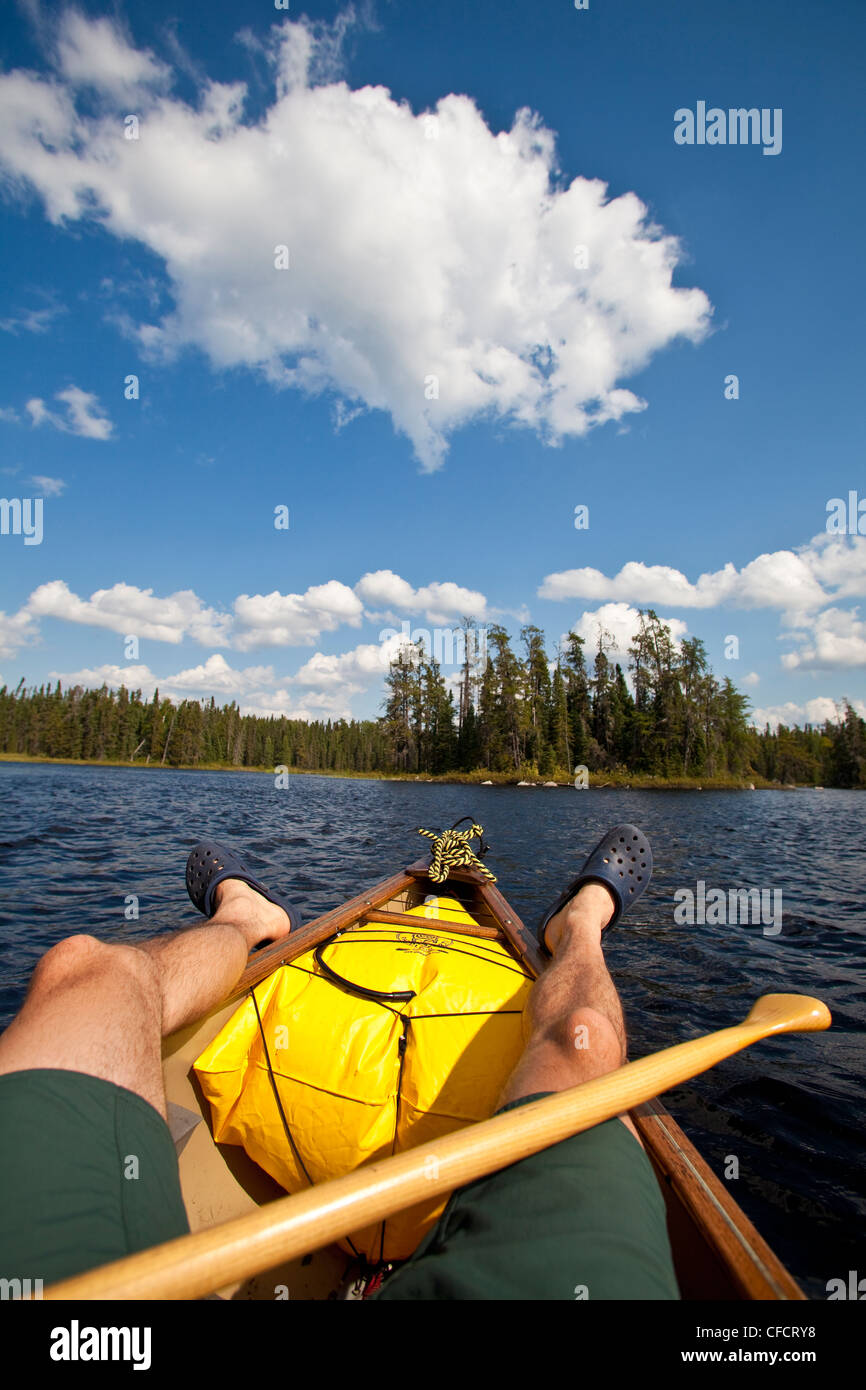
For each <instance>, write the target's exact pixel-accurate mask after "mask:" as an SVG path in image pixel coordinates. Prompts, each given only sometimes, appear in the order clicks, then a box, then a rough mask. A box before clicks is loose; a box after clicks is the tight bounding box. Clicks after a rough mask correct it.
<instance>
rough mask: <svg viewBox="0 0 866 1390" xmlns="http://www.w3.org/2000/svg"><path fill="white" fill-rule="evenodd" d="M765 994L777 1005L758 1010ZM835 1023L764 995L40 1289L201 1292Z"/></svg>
mask: <svg viewBox="0 0 866 1390" xmlns="http://www.w3.org/2000/svg"><path fill="white" fill-rule="evenodd" d="M771 1001H772V1004H771ZM765 1003H766V1004H768V1005H771V1007H770V1009H769V1011H768V1012H765V1013H762V1012H761V1005H762V1004H765ZM829 1023H830V1015H829V1013H828V1011H827V1009H826V1007H825V1006H824V1005H823V1004H821V1003H820V1001H818V1000H815V999H808V998H804V997H802V996H799V995H770V996H767V997H766V999H764V1000H759V1001H758V1004H756V1005H755V1007H754V1008H753V1010H752V1012H751V1013H750V1015H749V1017H748V1019H746V1020H745V1021H744V1022H743V1023H739V1024H736V1025H735V1026H734V1027H732V1028H723V1029H721V1031H719V1032H716V1033H710V1034H707V1035H706V1036H705V1037H702V1038H695V1039H693V1040H692V1041H690V1042H684V1043H679V1044H678V1045H677V1046H675V1047H669V1048H666V1049H665V1050H664V1051H662V1052H657V1053H654V1054H653V1055H652V1056H650V1057H644V1058H642V1059H641V1060H640V1061H638V1062H629V1063H627V1064H626V1065H625V1066H623V1067H620V1068H619V1069H618V1070H617V1071H614V1072H608V1073H607V1074H606V1075H604V1076H599V1077H596V1078H594V1079H593V1080H591V1081H586V1082H583V1083H582V1084H581V1085H579V1086H575V1087H572V1088H571V1089H570V1090H567V1091H559V1092H557V1093H556V1094H554V1095H551V1096H546V1097H544V1098H543V1099H542V1100H537V1101H533V1102H532V1103H531V1104H529V1105H524V1106H521V1107H519V1108H518V1109H517V1110H512V1111H509V1112H508V1113H507V1114H504V1115H497V1116H495V1117H494V1118H493V1119H491V1120H484V1121H482V1122H480V1123H478V1124H474V1125H471V1126H470V1127H468V1128H466V1129H462V1130H458V1131H456V1132H455V1133H452V1134H449V1135H447V1136H445V1137H444V1138H442V1139H437V1140H435V1141H434V1142H433V1143H430V1144H424V1145H422V1146H420V1147H419V1148H415V1149H412V1150H410V1151H409V1152H408V1153H404V1154H398V1155H396V1156H394V1157H392V1158H387V1159H383V1160H381V1161H380V1162H377V1163H371V1164H367V1165H365V1166H364V1167H363V1168H360V1169H358V1170H357V1171H356V1172H354V1173H351V1174H349V1175H348V1176H346V1177H343V1178H336V1179H334V1180H332V1181H330V1182H326V1183H322V1184H320V1185H318V1186H316V1187H312V1188H309V1189H308V1190H307V1191H305V1192H301V1193H298V1194H297V1195H295V1196H290V1197H282V1198H280V1199H279V1200H277V1201H276V1202H272V1203H269V1204H268V1205H267V1206H265V1207H263V1208H261V1209H259V1210H257V1211H254V1212H251V1213H249V1214H248V1215H246V1216H241V1217H237V1218H235V1219H234V1220H232V1221H227V1222H225V1223H223V1224H222V1225H219V1226H215V1227H211V1228H210V1229H208V1230H203V1231H199V1232H196V1233H195V1234H194V1235H187V1236H181V1237H179V1238H178V1239H176V1240H172V1241H168V1242H167V1243H166V1244H164V1245H159V1246H155V1247H154V1248H152V1249H150V1250H144V1251H142V1252H141V1253H140V1254H137V1255H131V1256H128V1257H127V1258H126V1259H123V1260H118V1261H116V1262H114V1263H113V1264H110V1265H105V1266H103V1267H102V1268H101V1269H96V1270H91V1271H89V1272H88V1273H86V1274H81V1275H77V1276H76V1277H75V1278H72V1279H67V1280H64V1281H63V1282H62V1283H59V1284H54V1285H52V1286H50V1287H49V1288H48V1289H46V1290H45V1294H44V1297H45V1298H48V1299H73V1300H74V1299H176V1298H184V1299H194V1298H200V1297H202V1296H203V1295H204V1294H208V1293H212V1292H214V1291H215V1290H216V1289H219V1288H223V1287H225V1286H227V1285H229V1284H233V1283H235V1282H236V1281H237V1280H241V1279H246V1278H250V1277H251V1276H252V1275H254V1274H257V1273H259V1272H260V1271H262V1270H266V1269H272V1268H273V1267H274V1266H275V1265H278V1264H282V1263H283V1262H285V1261H287V1260H291V1259H294V1258H296V1257H298V1256H300V1255H303V1254H306V1253H307V1252H308V1251H310V1250H315V1249H319V1248H321V1247H322V1246H325V1245H329V1244H331V1242H332V1241H335V1240H338V1239H340V1238H341V1237H343V1236H346V1235H349V1234H351V1232H352V1231H356V1230H360V1229H362V1228H363V1227H365V1226H369V1225H372V1224H373V1223H374V1222H376V1221H381V1220H383V1219H384V1218H385V1217H387V1216H390V1215H392V1214H393V1213H394V1212H395V1211H401V1210H403V1209H404V1208H406V1207H409V1206H412V1205H413V1204H414V1203H416V1202H422V1201H429V1200H430V1199H431V1198H433V1197H437V1196H440V1195H441V1194H442V1193H445V1192H450V1191H451V1190H452V1189H453V1188H455V1187H461V1186H463V1184H465V1183H467V1182H472V1181H473V1180H474V1179H476V1178H479V1177H483V1176H484V1175H485V1174H488V1173H492V1172H495V1171H496V1170H497V1169H499V1168H504V1167H507V1166H508V1164H511V1163H515V1162H517V1161H518V1160H519V1159H521V1158H526V1157H528V1155H530V1154H533V1153H537V1152H538V1151H539V1150H541V1149H544V1148H547V1146H548V1145H550V1144H555V1143H558V1142H559V1141H560V1140H562V1139H567V1138H568V1137H569V1136H570V1135H573V1134H579V1133H581V1131H583V1130H585V1129H590V1128H591V1127H592V1126H593V1125H597V1124H600V1123H601V1122H602V1121H603V1120H609V1119H612V1118H613V1117H614V1116H616V1115H620V1114H622V1113H623V1112H624V1111H626V1110H630V1109H632V1108H633V1107H634V1106H636V1105H641V1104H642V1103H643V1102H644V1101H647V1100H650V1099H652V1098H653V1097H654V1096H657V1095H659V1094H660V1092H662V1091H665V1090H669V1089H670V1088H671V1087H672V1086H677V1085H679V1084H680V1083H681V1082H683V1081H688V1080H689V1079H690V1078H691V1077H693V1076H697V1075H699V1073H701V1072H703V1071H707V1070H708V1069H709V1068H710V1067H712V1066H715V1064H716V1063H717V1062H720V1061H722V1060H723V1059H724V1058H725V1057H730V1056H731V1055H732V1054H733V1053H735V1052H739V1051H741V1049H742V1048H744V1047H748V1046H749V1045H750V1044H751V1043H753V1042H757V1041H759V1040H760V1039H761V1038H764V1037H767V1036H768V1035H769V1034H771V1033H777V1032H792V1031H798V1030H802V1031H815V1030H818V1029H822V1028H826V1027H828V1026H829Z"/></svg>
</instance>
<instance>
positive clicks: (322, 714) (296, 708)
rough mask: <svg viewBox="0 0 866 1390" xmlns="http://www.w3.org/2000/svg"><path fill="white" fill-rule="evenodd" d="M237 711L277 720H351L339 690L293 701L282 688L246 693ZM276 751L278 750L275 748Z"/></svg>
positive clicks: (348, 708) (350, 713) (346, 704)
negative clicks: (253, 693) (283, 718)
mask: <svg viewBox="0 0 866 1390" xmlns="http://www.w3.org/2000/svg"><path fill="white" fill-rule="evenodd" d="M240 709H241V714H258V715H263V716H264V717H265V718H268V717H270V716H273V717H274V718H275V719H280V718H281V717H283V716H285V718H286V719H303V720H305V721H307V722H310V721H312V720H316V719H351V718H353V715H352V711H351V709H350V707H349V705H348V703H347V701H346V699H345V696H344V695H342V694H339V693H334V694H330V695H329V694H322V693H310V694H309V695H307V696H305V697H304V698H303V699H302V700H300V701H296V700H295V699H294V697H293V696H291V695H289V693H288V692H287V691H285V690H272V691H260V692H258V693H257V694H255V695H249V696H247V697H246V699H244V700H243V701H242V702H241V706H240ZM277 751H279V750H277Z"/></svg>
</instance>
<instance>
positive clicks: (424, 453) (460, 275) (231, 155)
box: [0, 14, 711, 469]
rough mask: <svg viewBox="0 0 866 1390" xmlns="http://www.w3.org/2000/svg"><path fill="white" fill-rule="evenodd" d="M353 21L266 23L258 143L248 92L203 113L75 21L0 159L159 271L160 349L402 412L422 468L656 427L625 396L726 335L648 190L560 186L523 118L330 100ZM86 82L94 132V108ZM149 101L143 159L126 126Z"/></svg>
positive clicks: (0, 91) (360, 96)
mask: <svg viewBox="0 0 866 1390" xmlns="http://www.w3.org/2000/svg"><path fill="white" fill-rule="evenodd" d="M348 22H349V21H348V20H347V19H346V18H345V17H344V18H343V19H341V20H338V21H336V23H335V26H334V27H333V28H332V29H331V30H330V31H329V30H327V29H326V28H325V27H323V26H318V27H317V28H316V30H315V33H314V31H313V29H312V28H311V27H309V26H308V25H307V23H306V22H305V21H301V22H299V23H291V22H288V21H286V22H283V23H281V24H279V25H274V26H273V28H272V29H271V31H270V34H269V36H268V38H267V40H266V41H265V42H264V45H263V47H264V50H265V52H266V53H267V56H268V60H269V62H270V63H271V65H272V70H273V73H274V80H275V93H276V94H275V99H274V101H273V103H272V105H271V106H270V107H269V108H268V109H267V110H265V111H264V112H263V113H262V114H261V115H260V116H258V117H257V118H256V120H255V122H254V123H252V122H250V121H248V123H247V124H244V119H245V115H244V103H245V99H246V88H245V86H244V85H243V84H242V83H235V84H228V83H220V82H214V81H210V82H206V83H205V84H204V85H203V88H202V90H201V91H200V93H199V100H198V104H197V106H195V107H193V106H190V105H187V104H185V103H184V102H183V101H182V100H180V99H179V98H177V97H173V96H171V95H170V94H169V92H168V90H167V85H166V84H167V80H168V75H167V72H166V69H165V68H164V66H162V65H161V64H159V63H158V62H157V61H156V60H155V59H154V58H153V57H152V55H150V54H149V53H146V52H143V51H141V50H136V49H134V48H133V47H132V46H131V45H130V44H129V43H128V42H127V41H126V40H125V39H124V37H123V35H122V34H121V33H120V31H119V30H118V29H117V28H116V26H115V25H114V23H113V21H111V20H109V19H107V18H100V19H97V20H90V19H86V18H84V17H83V16H81V15H77V14H75V15H74V16H73V17H72V18H69V17H68V16H67V18H65V19H64V20H63V21H62V23H61V30H60V35H59V38H58V40H57V43H56V46H55V50H54V64H55V73H54V74H53V75H50V76H49V77H47V78H46V77H44V76H41V75H38V74H36V73H33V72H29V71H24V70H21V69H19V70H16V71H13V72H10V73H8V74H6V75H4V76H2V77H0V131H2V132H3V133H2V136H0V161H2V163H3V165H4V166H5V170H6V173H7V175H8V176H10V177H11V178H12V179H14V180H15V181H16V182H18V183H19V184H22V183H26V184H28V185H29V186H31V187H32V188H34V189H35V190H36V192H37V193H38V194H39V195H40V196H41V198H42V200H43V202H44V205H45V209H46V214H47V216H48V217H49V218H50V220H51V221H52V222H54V223H60V222H61V221H62V220H63V219H68V220H70V221H72V220H80V219H87V218H89V219H93V220H98V222H99V224H100V226H101V227H102V228H104V229H105V231H107V232H108V233H110V234H113V235H114V236H116V237H118V238H121V239H124V240H127V239H133V240H136V241H138V242H139V243H141V244H142V245H144V246H145V247H146V248H147V249H148V250H149V251H150V252H151V253H152V254H153V255H154V256H156V257H159V258H160V259H161V260H162V261H163V263H164V266H165V270H166V273H167V275H168V277H169V280H170V282H171V285H172V288H173V292H174V298H175V307H174V309H173V311H172V312H171V313H169V314H167V315H166V316H165V317H163V318H161V319H158V320H157V321H156V322H152V323H141V324H139V325H138V328H137V330H136V331H137V336H138V338H139V341H140V343H141V344H142V345H143V347H144V348H145V349H147V350H150V351H152V352H153V353H157V354H162V355H164V356H171V355H173V354H176V353H177V352H179V351H180V350H181V349H182V348H184V347H185V346H188V345H192V346H195V347H197V348H199V349H201V350H202V351H203V352H204V353H206V354H207V356H208V357H209V359H210V361H211V363H212V364H213V366H214V367H215V368H217V369H223V368H229V367H237V366H247V367H250V368H254V369H257V370H259V371H261V372H262V373H263V374H264V375H265V376H266V378H267V379H268V380H269V381H271V382H272V383H273V384H274V385H275V386H277V387H281V388H288V387H291V388H299V389H302V390H304V391H307V392H310V393H320V392H326V391H327V392H333V393H334V394H335V396H336V398H337V401H338V414H339V415H340V417H341V418H343V419H346V418H349V417H350V416H351V415H352V413H353V412H354V411H357V410H358V409H359V408H360V409H371V410H383V411H386V412H388V413H389V414H390V416H391V418H392V421H393V423H394V426H395V428H396V429H397V430H398V431H399V432H401V433H403V434H404V435H406V436H407V437H408V438H409V439H410V440H411V442H412V445H413V447H414V450H415V453H416V455H417V457H418V458H419V460H420V461H421V464H422V466H423V467H424V468H425V469H434V468H437V467H438V466H440V464H441V463H442V461H443V458H444V456H445V453H446V452H447V448H448V439H449V437H450V435H451V434H452V433H453V431H454V430H456V429H458V428H459V427H461V426H462V425H464V424H467V423H468V422H470V421H473V420H477V419H480V418H482V417H485V418H492V419H500V420H506V421H510V422H513V423H515V424H518V425H521V426H525V427H528V428H531V429H533V430H535V431H536V432H537V433H538V434H539V436H540V437H541V438H542V439H544V440H545V441H546V442H548V443H552V444H555V443H559V442H560V441H562V440H563V439H565V438H568V437H575V436H580V435H584V434H586V433H587V431H588V430H590V429H592V428H593V427H594V426H596V425H599V424H601V423H603V422H605V421H607V420H622V419H623V418H625V417H626V416H627V415H629V414H630V413H632V412H635V411H639V410H642V409H643V408H644V407H645V404H646V403H645V402H644V401H642V400H641V399H640V398H639V397H637V396H636V395H635V394H634V393H633V392H632V391H631V390H629V389H628V388H626V387H624V386H623V385H622V384H621V383H622V382H623V381H624V380H627V379H629V378H630V377H632V376H633V375H634V374H635V373H637V372H639V371H640V370H641V369H642V368H643V367H644V366H645V365H646V364H647V363H648V362H649V361H650V360H651V359H652V358H653V356H654V355H655V354H656V353H657V352H659V351H661V350H662V349H663V348H665V347H666V346H668V345H669V344H670V343H671V342H673V341H674V340H676V339H678V338H685V339H688V340H691V341H693V342H698V341H700V339H701V338H702V337H703V336H705V334H706V332H707V331H708V324H709V317H710V313H711V309H710V305H709V302H708V300H707V298H706V296H705V295H704V293H703V292H702V291H701V290H699V289H680V288H674V286H673V284H672V278H673V273H674V271H675V270H676V268H677V266H678V264H679V263H680V262H681V259H682V256H681V250H680V247H679V244H678V242H677V239H676V238H675V237H672V236H668V235H665V234H664V232H663V231H662V230H661V229H660V228H658V227H656V226H655V225H654V224H653V223H652V222H651V220H650V218H649V216H648V213H647V209H646V207H645V205H644V204H643V203H641V201H640V200H639V199H638V197H637V196H636V195H635V194H634V193H625V194H623V195H622V196H620V197H617V198H614V199H612V200H609V199H608V196H607V186H606V185H605V184H604V183H602V182H601V181H600V180H597V179H586V178H582V177H578V178H575V179H574V180H573V181H572V182H571V183H570V184H566V183H565V182H564V181H562V180H561V178H560V175H559V171H558V169H557V165H556V153H555V138H554V135H553V133H552V132H551V131H550V130H548V129H546V128H545V127H544V125H543V124H542V123H541V121H540V119H539V118H538V117H536V116H534V115H532V114H531V113H530V112H528V111H525V110H524V111H520V112H518V114H517V115H516V117H515V119H514V123H513V125H512V127H511V129H510V130H507V131H501V132H499V133H494V132H493V131H492V130H491V129H490V127H489V126H488V125H487V123H486V122H485V120H484V117H483V116H482V114H481V112H480V111H479V110H478V108H477V106H476V105H475V103H474V102H473V101H472V99H471V98H470V97H468V96H457V95H448V96H444V97H443V98H442V99H441V100H440V101H439V102H438V104H437V106H436V108H435V111H433V112H427V113H420V114H417V115H416V114H414V113H413V112H412V110H411V108H410V107H409V105H408V104H407V103H406V102H400V101H397V100H395V99H394V98H393V97H392V96H391V94H390V92H389V91H388V90H387V89H386V88H385V87H373V86H367V87H363V88H361V89H359V90H355V91H353V90H352V89H351V88H350V87H349V86H348V85H347V84H346V83H345V82H338V81H336V80H334V78H333V73H334V68H335V58H336V54H337V50H338V47H339V36H340V34H341V32H342V31H343V30H344V29H345V27H346V25H347V23H348ZM84 87H89V88H94V87H95V88H96V89H97V90H98V92H99V94H100V95H101V99H102V105H101V106H100V107H99V108H98V109H97V111H96V112H93V111H92V110H87V109H86V108H85V107H84V106H83V105H82V108H81V112H80V113H79V111H78V110H77V109H76V100H77V97H78V94H79V89H81V88H84ZM131 91H134V92H135V98H136V103H137V104H136V106H135V108H134V109H135V110H136V111H138V112H140V114H141V132H140V139H138V140H127V139H125V138H124V134H123V123H122V120H121V119H120V118H121V116H122V114H123V113H124V111H125V109H128V106H127V105H126V103H128V100H129V93H130V92H131ZM113 99H116V104H115V107H114V109H109V108H110V107H111V102H112V100H113ZM121 102H123V103H124V104H121ZM278 245H286V246H288V248H289V255H290V268H289V269H287V270H277V269H275V267H274V254H275V247H276V246H278ZM578 245H580V246H584V247H585V248H586V252H587V263H586V268H577V267H576V264H575V262H576V253H575V248H576V246H578ZM434 377H435V378H436V379H437V381H438V396H436V394H435V392H434V390H433V383H432V381H431V379H432V378H434ZM428 397H429V398H428ZM40 405H42V408H43V410H44V403H40ZM100 437H101V436H100Z"/></svg>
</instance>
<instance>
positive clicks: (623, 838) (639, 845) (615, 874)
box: [538, 825, 653, 955]
mask: <svg viewBox="0 0 866 1390" xmlns="http://www.w3.org/2000/svg"><path fill="white" fill-rule="evenodd" d="M652 871H653V854H652V850H651V849H650V842H649V840H648V839H647V837H646V835H644V833H643V831H642V830H640V829H639V828H638V827H637V826H636V825H616V826H614V828H613V830H608V832H607V834H606V835H604V836H603V837H602V838H601V839H600V840H599V842H598V844H597V845H596V847H595V849H594V850H593V851H592V854H591V855H590V856H589V858H588V859H587V861H586V863H585V864H584V866H583V868H582V869H581V871H580V873H579V874H578V876H577V878H576V879H574V880H573V882H571V883H570V884H569V885H568V887H567V888H566V889H565V891H564V892H563V893H560V895H559V897H558V898H557V900H556V902H555V903H554V904H553V907H552V908H551V909H550V911H549V912H546V913H545V915H544V917H543V918H542V920H541V925H540V926H539V928H538V944H539V945H540V946H541V948H542V950H543V951H545V953H546V954H547V955H550V950H549V949H548V945H547V942H546V941H545V939H544V933H545V930H546V928H547V924H548V922H549V921H550V919H551V917H555V916H556V914H557V912H560V911H561V910H562V908H564V907H565V904H566V903H567V902H570V901H571V899H572V898H573V897H574V895H575V893H577V892H579V891H580V889H581V888H582V887H583V885H584V884H585V883H603V884H604V886H605V888H608V889H610V891H611V893H612V894H613V897H614V902H615V904H616V906H615V908H614V914H613V916H612V917H611V919H610V921H609V922H608V924H607V925H608V926H609V927H613V926H615V925H616V923H617V922H618V921H619V919H620V917H621V916H622V914H623V913H624V912H627V911H628V909H629V908H630V907H631V905H632V903H636V902H637V900H638V898H639V897H640V895H641V893H643V892H644V890H645V889H646V886H647V884H648V883H649V881H650V879H651V878H652Z"/></svg>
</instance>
